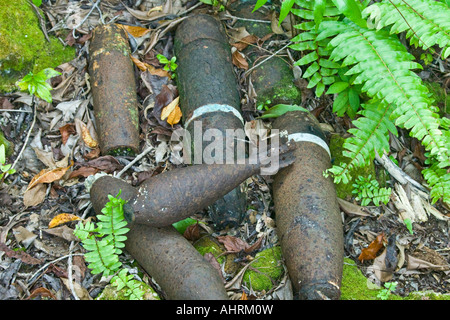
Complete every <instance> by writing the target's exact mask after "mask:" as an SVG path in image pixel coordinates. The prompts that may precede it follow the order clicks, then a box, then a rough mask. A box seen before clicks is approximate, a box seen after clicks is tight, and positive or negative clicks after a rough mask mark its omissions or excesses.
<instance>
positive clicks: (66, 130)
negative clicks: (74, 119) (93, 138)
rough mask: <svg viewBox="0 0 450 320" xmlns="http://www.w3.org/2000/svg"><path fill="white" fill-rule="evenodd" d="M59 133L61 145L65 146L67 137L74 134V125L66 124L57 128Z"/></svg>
mask: <svg viewBox="0 0 450 320" xmlns="http://www.w3.org/2000/svg"><path fill="white" fill-rule="evenodd" d="M59 132H60V133H61V141H62V143H63V144H66V142H67V139H69V136H71V135H73V134H76V133H77V131H76V130H75V125H74V124H73V123H68V124H66V125H64V126H62V127H60V128H59Z"/></svg>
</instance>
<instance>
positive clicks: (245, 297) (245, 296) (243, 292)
mask: <svg viewBox="0 0 450 320" xmlns="http://www.w3.org/2000/svg"><path fill="white" fill-rule="evenodd" d="M239 300H248V297H247V294H246V293H245V291H242V296H241V298H240V299H239Z"/></svg>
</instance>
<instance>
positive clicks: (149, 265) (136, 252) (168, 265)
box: [90, 177, 228, 300]
mask: <svg viewBox="0 0 450 320" xmlns="http://www.w3.org/2000/svg"><path fill="white" fill-rule="evenodd" d="M105 178H106V181H107V182H108V183H106V184H105V183H102V181H101V179H105ZM99 182H100V183H99ZM103 182H105V181H103ZM110 182H111V183H110ZM119 190H120V192H121V194H120V197H121V198H122V199H131V198H132V197H134V196H135V195H136V194H137V189H136V188H134V187H132V186H131V185H129V184H128V183H126V182H124V181H122V180H120V179H115V178H112V177H102V178H99V179H98V180H97V181H95V182H94V184H93V186H92V188H91V191H90V193H91V200H92V204H93V207H94V210H95V212H96V213H97V214H99V213H100V212H101V210H102V208H103V207H104V205H105V204H106V202H108V194H111V195H114V196H116V195H117V194H118V193H119ZM126 236H127V240H126V241H125V249H126V250H127V251H128V253H129V254H131V255H132V256H133V257H134V258H135V259H136V260H137V262H138V263H139V264H140V265H141V266H142V268H143V269H144V270H145V271H146V272H147V273H148V274H149V275H150V276H151V277H152V278H154V279H155V281H156V282H157V283H158V284H159V285H160V286H161V288H162V290H163V291H164V292H165V294H166V295H167V298H168V299H172V300H196V299H198V300H207V299H210V300H226V299H228V296H227V294H226V291H225V287H224V286H223V282H222V279H221V278H220V275H219V273H218V271H217V270H216V269H214V268H213V267H212V265H211V264H210V263H209V262H207V261H206V260H205V259H204V258H203V257H202V255H201V254H200V253H199V252H197V250H195V248H194V247H193V246H192V245H191V244H190V243H189V242H188V241H187V240H186V239H185V238H184V237H183V236H181V235H180V234H179V233H178V232H177V231H176V230H175V228H173V227H171V226H169V227H164V228H155V227H149V226H144V225H134V226H133V227H132V228H131V230H130V231H129V232H128V233H127V235H126Z"/></svg>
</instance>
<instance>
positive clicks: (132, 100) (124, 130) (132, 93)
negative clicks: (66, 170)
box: [89, 24, 139, 155]
mask: <svg viewBox="0 0 450 320" xmlns="http://www.w3.org/2000/svg"><path fill="white" fill-rule="evenodd" d="M89 75H90V78H91V90H92V97H93V104H94V114H95V120H96V126H97V130H98V136H99V139H100V141H99V142H100V150H101V152H102V154H113V155H117V154H128V155H133V154H135V153H138V151H139V114H138V106H137V96H136V81H135V77H134V66H133V63H132V61H131V58H130V49H129V45H128V40H127V38H126V35H125V33H124V31H123V30H122V29H120V28H119V27H117V26H116V25H114V24H110V25H102V26H98V27H97V28H95V29H94V31H93V34H92V39H91V44H90V46H89Z"/></svg>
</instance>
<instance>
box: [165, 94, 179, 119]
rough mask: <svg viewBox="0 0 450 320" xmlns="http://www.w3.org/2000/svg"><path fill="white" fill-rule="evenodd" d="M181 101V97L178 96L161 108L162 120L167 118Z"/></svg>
mask: <svg viewBox="0 0 450 320" xmlns="http://www.w3.org/2000/svg"><path fill="white" fill-rule="evenodd" d="M179 101H180V97H179V96H178V97H176V98H175V99H173V100H172V101H171V102H170V103H169V104H168V105H167V106H165V107H164V108H163V109H162V110H161V120H165V119H166V118H167V117H168V116H169V115H170V114H171V113H172V112H173V111H174V110H175V107H176V106H177V105H178V102H179Z"/></svg>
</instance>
